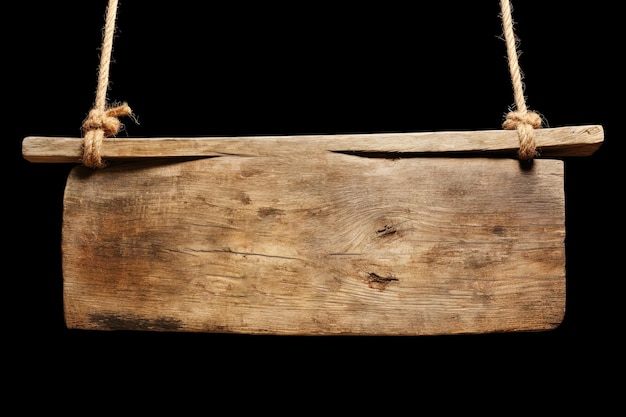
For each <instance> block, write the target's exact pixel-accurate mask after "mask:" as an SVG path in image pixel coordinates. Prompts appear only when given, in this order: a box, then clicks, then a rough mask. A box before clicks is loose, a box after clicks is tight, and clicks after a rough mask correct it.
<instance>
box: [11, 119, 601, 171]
mask: <svg viewBox="0 0 626 417" xmlns="http://www.w3.org/2000/svg"><path fill="white" fill-rule="evenodd" d="M603 140H604V130H603V128H602V126H598V125H590V126H568V127H559V128H548V129H537V130H536V142H537V147H538V149H539V150H540V151H541V156H543V157H562V156H588V155H591V154H593V153H594V152H595V151H596V150H597V149H598V148H599V147H600V146H601V144H602V142H603ZM81 145H82V139H81V138H62V137H37V136H32V137H27V138H25V139H24V140H23V142H22V155H23V157H24V158H25V159H26V160H28V161H31V162H50V163H54V162H60V163H67V162H69V163H77V162H80V159H81V156H82V150H81ZM518 147H519V139H518V136H517V132H516V131H511V130H482V131H450V132H418V133H372V134H347V135H340V134H337V135H300V136H252V137H203V138H109V139H107V140H105V141H104V143H103V146H102V156H103V157H104V158H105V159H108V160H118V159H129V158H130V159H132V158H154V157H182V156H223V155H242V156H272V155H274V156H278V155H282V154H285V153H307V152H312V151H322V150H325V151H335V152H342V151H343V152H381V153H410V154H440V153H441V154H443V155H442V156H445V154H450V153H470V154H471V153H476V154H490V153H493V154H496V155H504V156H506V155H512V156H514V155H515V154H516V152H517V149H518Z"/></svg>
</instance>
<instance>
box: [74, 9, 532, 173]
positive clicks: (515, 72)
mask: <svg viewBox="0 0 626 417" xmlns="http://www.w3.org/2000/svg"><path fill="white" fill-rule="evenodd" d="M117 5H118V0H109V4H108V7H107V12H106V20H105V28H104V34H103V40H102V54H101V56H100V68H99V74H98V87H97V90H96V100H95V103H94V107H93V108H92V109H91V110H90V111H89V115H88V116H87V118H86V119H85V120H84V122H83V124H82V131H83V136H84V140H83V158H82V162H83V165H85V166H88V167H91V168H102V167H104V166H105V165H106V163H105V162H104V161H103V160H102V156H101V154H100V148H101V146H102V141H103V139H104V138H105V137H108V136H114V135H116V134H117V132H118V131H119V129H120V128H121V126H122V123H121V122H120V121H119V120H118V117H122V116H130V115H132V110H131V108H130V107H129V106H128V104H126V103H122V104H121V105H117V106H107V104H106V95H107V90H108V86H109V67H110V63H111V52H112V49H113V35H114V32H115V19H116V15H117ZM500 7H501V15H502V27H503V31H504V37H505V41H506V47H507V56H508V61H509V71H510V73H511V81H512V83H513V95H514V98H515V108H516V110H512V111H510V112H509V113H508V114H507V115H506V119H505V121H504V122H503V124H502V127H503V128H504V129H510V130H512V129H516V130H517V133H518V137H519V144H520V147H519V150H518V156H519V158H520V159H521V160H532V159H533V158H534V157H535V156H537V149H536V144H535V136H534V129H538V128H541V124H542V120H541V116H539V114H537V113H535V112H533V111H528V109H527V107H526V101H525V97H524V86H523V84H522V75H521V70H520V67H519V62H518V51H517V38H516V36H515V33H514V31H513V18H512V13H511V4H510V0H501V1H500Z"/></svg>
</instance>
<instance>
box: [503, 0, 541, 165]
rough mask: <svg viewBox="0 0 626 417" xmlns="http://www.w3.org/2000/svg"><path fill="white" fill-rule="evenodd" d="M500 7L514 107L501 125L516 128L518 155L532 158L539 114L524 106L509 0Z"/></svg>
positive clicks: (535, 153) (504, 0) (534, 151)
mask: <svg viewBox="0 0 626 417" xmlns="http://www.w3.org/2000/svg"><path fill="white" fill-rule="evenodd" d="M500 7H501V10H502V27H503V30H504V38H505V41H506V49H507V55H508V58H509V70H510V72H511V81H512V82H513V95H514V97H515V107H516V110H514V111H510V112H509V113H508V114H507V115H506V120H505V121H504V123H503V124H502V127H503V128H504V129H517V134H518V137H519V144H520V147H519V150H518V156H519V158H520V159H521V160H532V159H533V158H534V157H535V156H537V149H536V145H535V133H534V129H539V128H541V116H539V115H538V114H537V113H535V112H533V111H528V109H527V108H526V101H525V98H524V86H523V84H522V74H521V71H520V67H519V63H518V52H517V38H516V36H515V34H514V32H513V18H512V16H511V15H512V14H511V3H510V1H509V0H501V1H500Z"/></svg>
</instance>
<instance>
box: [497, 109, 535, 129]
mask: <svg viewBox="0 0 626 417" xmlns="http://www.w3.org/2000/svg"><path fill="white" fill-rule="evenodd" d="M521 124H526V125H530V126H531V127H532V128H533V129H539V128H540V127H541V116H539V115H538V114H537V113H535V112H534V111H525V112H522V111H512V112H509V114H507V115H506V120H505V121H504V123H503V124H502V127H503V128H505V129H510V130H513V129H517V128H518V126H519V125H521Z"/></svg>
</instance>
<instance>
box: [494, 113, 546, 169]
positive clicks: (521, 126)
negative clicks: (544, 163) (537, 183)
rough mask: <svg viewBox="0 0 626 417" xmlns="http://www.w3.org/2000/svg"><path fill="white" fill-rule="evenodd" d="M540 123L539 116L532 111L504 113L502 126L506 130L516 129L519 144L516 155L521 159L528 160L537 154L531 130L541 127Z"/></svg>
mask: <svg viewBox="0 0 626 417" xmlns="http://www.w3.org/2000/svg"><path fill="white" fill-rule="evenodd" d="M541 123H542V121H541V116H539V114H537V113H535V112H533V111H519V110H518V111H511V112H509V113H508V114H507V115H506V120H505V121H504V123H502V127H503V128H504V129H507V130H513V129H516V130H517V135H518V137H519V145H520V146H519V149H518V151H517V155H518V156H519V158H520V159H521V160H524V161H529V160H531V159H533V158H534V157H535V156H538V152H537V147H536V145H535V133H534V132H533V131H534V129H539V128H541Z"/></svg>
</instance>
